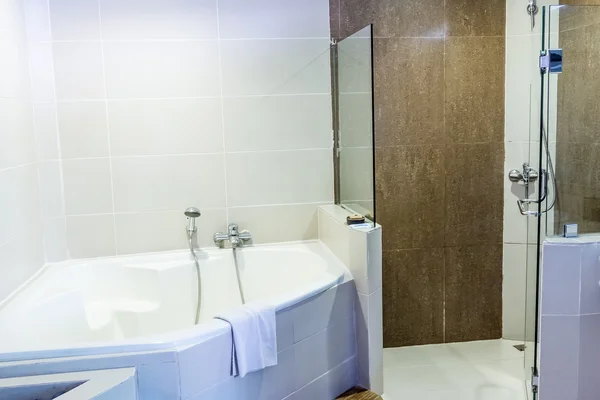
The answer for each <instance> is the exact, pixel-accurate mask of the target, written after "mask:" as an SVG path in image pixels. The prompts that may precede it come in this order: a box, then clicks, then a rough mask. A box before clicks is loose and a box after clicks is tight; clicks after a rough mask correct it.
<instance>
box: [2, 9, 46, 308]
mask: <svg viewBox="0 0 600 400" xmlns="http://www.w3.org/2000/svg"><path fill="white" fill-rule="evenodd" d="M35 144H36V141H35V137H34V128H33V107H32V103H31V86H30V73H29V58H28V55H27V39H26V29H25V13H24V9H23V6H22V3H21V2H20V1H18V0H0V188H1V195H0V300H2V299H3V298H5V297H6V295H8V294H9V293H10V292H11V291H13V290H14V289H16V288H17V287H18V286H19V285H21V284H22V283H24V282H25V281H26V280H27V279H28V278H29V277H31V276H32V275H33V274H34V273H35V272H36V271H37V270H38V269H39V268H40V267H41V266H42V265H43V263H44V246H43V238H42V233H41V232H42V226H41V225H42V223H41V217H40V208H41V207H40V197H39V194H38V171H37V165H36V153H35Z"/></svg>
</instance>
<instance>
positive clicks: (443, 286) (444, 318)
mask: <svg viewBox="0 0 600 400" xmlns="http://www.w3.org/2000/svg"><path fill="white" fill-rule="evenodd" d="M443 7H444V53H443V57H444V62H443V77H444V106H443V107H444V109H443V113H444V118H443V122H442V123H443V125H444V127H443V129H444V141H446V40H447V36H446V32H447V30H448V27H447V26H446V24H447V14H446V11H447V10H446V0H444V5H443ZM443 154H444V160H443V162H444V165H445V164H446V156H447V154H446V152H444V153H443ZM445 170H446V168H445V166H444V174H446V171H445ZM447 191H448V189H447V178H446V177H445V176H444V208H443V210H444V235H445V234H446V206H445V204H446V201H447V198H446V193H447ZM442 251H443V260H444V261H443V262H444V272H443V274H442V342H444V343H446V274H447V271H446V264H447V262H446V261H447V260H446V239H445V238H444V247H443V248H442Z"/></svg>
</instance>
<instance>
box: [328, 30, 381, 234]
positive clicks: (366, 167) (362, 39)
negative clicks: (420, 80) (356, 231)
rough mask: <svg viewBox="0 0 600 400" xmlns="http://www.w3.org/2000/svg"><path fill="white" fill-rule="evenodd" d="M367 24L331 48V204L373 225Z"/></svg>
mask: <svg viewBox="0 0 600 400" xmlns="http://www.w3.org/2000/svg"><path fill="white" fill-rule="evenodd" d="M372 37H373V35H372V25H368V26H366V27H365V28H363V29H361V30H360V31H358V32H356V33H354V34H353V35H351V36H349V37H347V38H345V39H344V40H341V41H339V42H338V43H336V44H334V46H333V47H334V50H333V65H334V73H333V75H334V76H333V82H334V89H333V92H334V94H333V96H334V132H335V135H334V138H335V156H336V157H335V158H336V167H337V168H336V170H337V174H336V175H337V176H336V178H337V179H336V202H337V203H338V204H341V205H342V206H343V207H345V208H347V209H349V210H350V211H351V212H354V213H358V214H361V215H363V216H365V217H366V219H367V220H369V221H371V222H373V223H374V222H375V184H374V183H375V176H374V165H375V164H374V159H375V155H374V147H373V143H374V140H373V138H374V127H373V40H372Z"/></svg>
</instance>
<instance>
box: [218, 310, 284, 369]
mask: <svg viewBox="0 0 600 400" xmlns="http://www.w3.org/2000/svg"><path fill="white" fill-rule="evenodd" d="M215 318H218V319H221V320H223V321H225V322H228V323H229V325H231V331H232V335H233V348H232V351H231V375H233V376H239V377H240V378H243V377H244V376H246V374H248V373H250V372H253V371H259V370H261V369H264V368H266V367H270V366H273V365H277V333H276V332H277V330H276V324H275V307H273V306H270V305H267V304H261V303H255V302H253V303H250V304H245V305H243V306H241V307H237V308H234V309H232V310H228V311H226V312H224V313H221V314H219V315H217V316H215Z"/></svg>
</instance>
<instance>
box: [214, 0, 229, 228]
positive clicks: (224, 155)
mask: <svg viewBox="0 0 600 400" xmlns="http://www.w3.org/2000/svg"><path fill="white" fill-rule="evenodd" d="M214 2H215V11H216V19H217V53H218V57H219V91H220V103H221V134H222V143H223V153H222V154H223V155H222V157H223V179H224V180H225V185H224V188H225V225H227V226H229V193H228V192H229V190H228V186H229V185H228V184H227V149H226V147H227V144H226V143H227V141H226V140H225V135H226V133H225V101H224V98H223V58H222V55H223V52H222V48H221V21H220V15H219V0H214Z"/></svg>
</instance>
